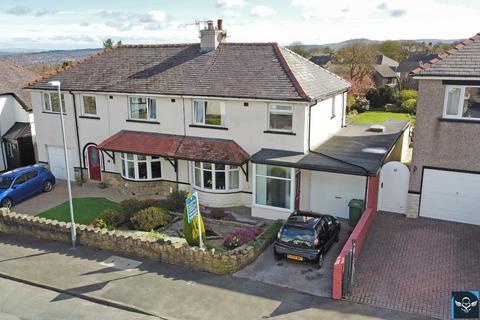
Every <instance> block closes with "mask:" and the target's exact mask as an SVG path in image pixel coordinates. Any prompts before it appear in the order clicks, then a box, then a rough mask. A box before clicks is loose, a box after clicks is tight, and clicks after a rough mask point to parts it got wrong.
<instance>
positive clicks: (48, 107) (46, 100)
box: [43, 92, 65, 113]
mask: <svg viewBox="0 0 480 320" xmlns="http://www.w3.org/2000/svg"><path fill="white" fill-rule="evenodd" d="M61 99H62V109H63V112H64V113H65V96H64V95H63V93H62V94H61ZM43 109H44V110H45V111H48V112H60V103H59V101H58V93H57V92H44V93H43Z"/></svg>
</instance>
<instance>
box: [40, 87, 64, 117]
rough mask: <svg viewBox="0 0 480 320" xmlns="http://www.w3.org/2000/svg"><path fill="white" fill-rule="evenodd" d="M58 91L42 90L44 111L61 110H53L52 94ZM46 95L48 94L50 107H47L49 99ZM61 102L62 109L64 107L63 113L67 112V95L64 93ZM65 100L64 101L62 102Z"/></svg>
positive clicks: (61, 95)
mask: <svg viewBox="0 0 480 320" xmlns="http://www.w3.org/2000/svg"><path fill="white" fill-rule="evenodd" d="M57 93H58V92H56V91H55V92H54V91H43V92H42V105H43V111H45V112H50V113H60V111H53V110H52V94H57ZM45 95H48V104H49V108H47V103H46V102H47V101H46V100H45ZM59 99H60V104H61V107H60V108H61V109H63V114H66V110H67V109H66V107H65V95H64V94H63V93H61V94H60V98H59ZM62 102H63V103H62Z"/></svg>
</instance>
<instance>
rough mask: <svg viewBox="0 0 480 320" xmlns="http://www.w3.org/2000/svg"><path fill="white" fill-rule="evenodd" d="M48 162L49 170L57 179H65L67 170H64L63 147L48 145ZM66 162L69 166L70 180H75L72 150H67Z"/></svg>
mask: <svg viewBox="0 0 480 320" xmlns="http://www.w3.org/2000/svg"><path fill="white" fill-rule="evenodd" d="M47 149H48V164H49V166H50V171H52V173H53V175H54V176H55V178H57V179H63V180H66V179H67V171H66V170H65V153H64V151H63V148H58V147H51V146H48V147H47ZM68 162H69V166H70V180H72V181H73V180H75V173H74V170H73V159H72V151H71V150H70V149H69V150H68Z"/></svg>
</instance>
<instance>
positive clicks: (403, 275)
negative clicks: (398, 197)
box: [347, 213, 480, 319]
mask: <svg viewBox="0 0 480 320" xmlns="http://www.w3.org/2000/svg"><path fill="white" fill-rule="evenodd" d="M463 290H480V226H473V225H467V224H461V223H454V222H447V221H440V220H434V219H428V218H418V219H408V218H405V217H404V216H403V215H400V214H392V213H379V214H378V215H377V217H376V218H375V221H374V223H373V225H372V228H371V230H370V233H369V235H368V237H367V241H366V242H365V245H364V248H363V251H362V254H361V256H360V258H359V259H358V260H357V264H356V274H355V284H354V287H353V288H352V290H351V293H350V295H348V297H347V299H349V300H353V301H356V302H361V303H366V304H371V305H375V306H379V307H385V308H389V309H394V310H400V311H406V312H412V313H417V314H421V315H425V316H430V317H435V318H441V319H450V315H451V313H450V312H451V310H450V299H451V292H452V291H463Z"/></svg>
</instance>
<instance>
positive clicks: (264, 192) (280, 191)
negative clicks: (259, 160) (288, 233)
mask: <svg viewBox="0 0 480 320" xmlns="http://www.w3.org/2000/svg"><path fill="white" fill-rule="evenodd" d="M292 176H293V174H292V169H291V168H285V167H277V166H269V165H263V164H257V165H255V190H254V191H255V204H257V205H262V206H269V207H276V208H282V209H292V208H291V207H292V201H291V200H292V197H293V196H292Z"/></svg>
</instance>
